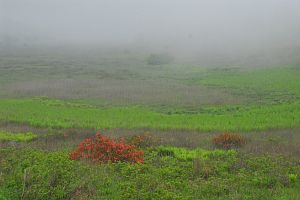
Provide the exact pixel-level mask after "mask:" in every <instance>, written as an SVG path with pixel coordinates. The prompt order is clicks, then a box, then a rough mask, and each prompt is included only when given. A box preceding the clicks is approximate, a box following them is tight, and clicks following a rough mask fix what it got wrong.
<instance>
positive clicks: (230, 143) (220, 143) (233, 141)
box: [212, 133, 246, 149]
mask: <svg viewBox="0 0 300 200" xmlns="http://www.w3.org/2000/svg"><path fill="white" fill-rule="evenodd" d="M212 142H213V144H214V145H215V146H216V147H218V148H222V149H232V148H238V147H242V146H243V145H245V144H246V140H245V139H244V138H243V137H242V136H241V135H239V134H232V133H223V134H219V135H216V136H214V137H213V139H212Z"/></svg>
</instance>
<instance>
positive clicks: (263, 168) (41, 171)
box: [0, 147, 300, 200]
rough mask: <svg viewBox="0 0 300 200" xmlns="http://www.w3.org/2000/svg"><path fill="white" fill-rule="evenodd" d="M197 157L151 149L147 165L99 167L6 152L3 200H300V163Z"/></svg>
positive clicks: (59, 156) (37, 153) (58, 155)
mask: <svg viewBox="0 0 300 200" xmlns="http://www.w3.org/2000/svg"><path fill="white" fill-rule="evenodd" d="M166 151H167V152H169V154H163V153H160V152H166ZM170 152H171V153H170ZM196 152H198V153H196ZM196 152H195V150H194V151H189V150H186V149H179V148H174V147H172V148H164V147H160V148H158V149H156V148H148V149H146V150H145V163H144V164H135V165H133V164H129V163H115V164H100V165H99V164H93V163H88V162H80V161H71V160H69V158H68V154H67V152H66V151H57V152H45V151H42V150H33V149H31V150H30V149H21V150H18V149H12V148H8V149H1V150H0V155H1V156H0V166H1V167H0V198H1V199H99V198H100V199H157V198H159V199H295V200H296V199H299V198H300V192H299V191H300V182H299V179H298V178H297V177H299V176H300V166H299V165H296V161H293V160H289V159H287V158H284V157H272V156H268V155H265V156H257V155H243V154H240V153H235V152H234V151H229V152H226V151H218V152H214V151H212V152H209V151H202V150H201V149H198V150H196Z"/></svg>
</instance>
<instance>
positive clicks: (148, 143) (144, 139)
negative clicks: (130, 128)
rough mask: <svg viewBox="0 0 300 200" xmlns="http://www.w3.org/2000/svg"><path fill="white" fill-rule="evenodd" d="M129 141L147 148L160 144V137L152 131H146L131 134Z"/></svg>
mask: <svg viewBox="0 0 300 200" xmlns="http://www.w3.org/2000/svg"><path fill="white" fill-rule="evenodd" d="M127 142H128V143H129V144H131V145H134V146H136V147H139V148H147V147H153V146H158V145H159V144H160V138H159V137H157V136H156V135H154V134H152V133H150V132H145V133H142V134H138V135H133V136H131V137H130V138H128V139H127Z"/></svg>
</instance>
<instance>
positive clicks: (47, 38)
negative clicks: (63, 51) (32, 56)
mask: <svg viewBox="0 0 300 200" xmlns="http://www.w3.org/2000/svg"><path fill="white" fill-rule="evenodd" d="M0 7H1V9H0V13H1V14H0V17H1V21H0V23H1V24H0V30H1V31H0V34H1V37H0V47H1V44H2V46H3V47H4V48H8V47H10V46H18V45H26V46H31V45H41V46H47V45H52V46H68V45H82V46H114V47H118V46H120V47H135V48H141V49H145V50H157V51H164V52H171V53H172V52H179V53H186V54H197V55H202V54H203V55H204V56H205V55H208V54H209V55H216V56H218V55H225V56H227V57H245V56H246V55H249V54H263V55H264V54H267V55H272V54H274V57H277V54H275V53H273V52H277V53H278V52H279V53H280V52H285V51H288V53H287V54H291V53H290V51H291V52H292V54H296V55H293V57H297V56H298V55H299V54H300V53H299V51H300V26H299V20H300V12H299V11H298V10H299V8H300V1H298V0H289V1H273V0H260V1H258V0H251V1H250V0H247V1H238V0H228V1H218V0H201V1H196V0H188V1H180V0H172V1H171V0H163V1H159V0H154V1H146V0H128V1H112V0H100V1H96V0H88V1H84V2H83V1H79V0H73V1H71V0H43V1H40V0H24V1H18V0H2V1H1V4H0ZM294 51H295V52H294ZM271 57H272V56H271Z"/></svg>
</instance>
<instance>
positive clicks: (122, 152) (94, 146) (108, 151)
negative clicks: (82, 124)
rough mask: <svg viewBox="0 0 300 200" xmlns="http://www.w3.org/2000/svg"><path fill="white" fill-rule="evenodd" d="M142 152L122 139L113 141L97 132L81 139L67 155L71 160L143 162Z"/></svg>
mask: <svg viewBox="0 0 300 200" xmlns="http://www.w3.org/2000/svg"><path fill="white" fill-rule="evenodd" d="M143 156H144V152H143V151H139V150H137V149H136V148H135V146H133V145H128V144H126V143H125V142H124V140H122V139H121V140H119V141H113V140H111V139H110V138H108V137H105V136H103V135H101V134H100V133H97V134H96V136H94V137H92V138H88V139H85V140H83V141H82V142H81V143H80V144H79V145H78V147H77V149H75V150H74V151H73V152H71V153H70V155H69V157H70V159H71V160H79V159H90V160H93V161H96V162H102V163H107V162H130V163H143V162H144V158H143Z"/></svg>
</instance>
